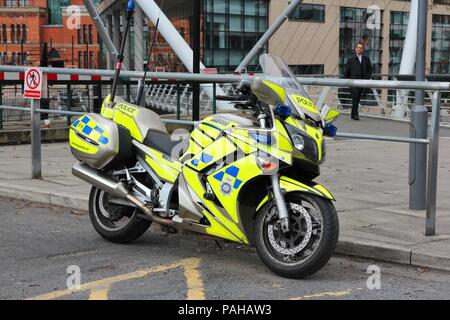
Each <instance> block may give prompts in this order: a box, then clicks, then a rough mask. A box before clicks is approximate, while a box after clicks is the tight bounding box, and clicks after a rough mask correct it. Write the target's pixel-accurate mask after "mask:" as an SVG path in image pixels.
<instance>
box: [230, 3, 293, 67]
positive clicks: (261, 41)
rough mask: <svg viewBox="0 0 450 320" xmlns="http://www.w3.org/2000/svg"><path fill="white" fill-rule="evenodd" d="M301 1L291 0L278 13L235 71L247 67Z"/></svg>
mask: <svg viewBox="0 0 450 320" xmlns="http://www.w3.org/2000/svg"><path fill="white" fill-rule="evenodd" d="M301 3H302V0H294V1H292V2H291V3H290V4H289V5H288V6H287V7H286V9H284V11H283V12H282V13H281V14H280V15H279V17H278V18H277V19H276V20H275V21H274V22H273V23H272V25H271V26H270V27H269V29H267V31H266V32H265V33H264V34H263V35H262V37H261V38H260V39H259V40H258V42H257V43H256V44H255V46H254V47H253V48H252V49H251V50H250V52H249V53H248V54H247V55H246V56H245V58H244V60H242V62H241V63H240V64H239V66H238V67H237V68H236V70H235V71H236V72H241V71H242V69H243V68H245V67H247V65H248V64H249V63H250V61H251V60H252V59H253V58H254V57H255V56H256V55H257V54H258V53H259V51H260V50H261V49H262V48H263V47H264V45H265V44H266V42H267V41H269V39H270V37H272V35H273V34H274V33H275V32H276V31H277V30H278V28H279V27H280V26H281V25H282V24H283V22H284V21H285V20H286V19H287V18H288V17H289V14H290V13H291V12H292V11H293V10H294V9H295V8H297V6H299V5H300V4H301Z"/></svg>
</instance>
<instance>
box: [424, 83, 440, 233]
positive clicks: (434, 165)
mask: <svg viewBox="0 0 450 320" xmlns="http://www.w3.org/2000/svg"><path fill="white" fill-rule="evenodd" d="M440 103H441V93H440V92H439V91H436V92H435V93H434V94H433V113H432V116H431V118H432V119H431V129H430V150H429V154H428V180H427V218H426V222H425V235H426V236H434V235H435V234H436V193H437V174H438V155H439V118H440V114H441V110H440V109H441V108H440Z"/></svg>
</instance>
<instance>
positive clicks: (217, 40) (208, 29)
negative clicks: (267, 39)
mask: <svg viewBox="0 0 450 320" xmlns="http://www.w3.org/2000/svg"><path fill="white" fill-rule="evenodd" d="M158 3H159V2H158ZM159 4H160V3H159ZM164 6H165V7H164V8H163V11H164V12H165V13H166V14H167V16H168V18H169V19H170V21H171V22H172V24H173V25H174V26H175V28H176V29H177V30H178V32H179V33H180V35H181V36H182V37H183V38H184V39H185V40H186V42H187V43H188V44H190V45H191V46H192V43H191V39H192V36H191V30H192V28H191V26H192V17H193V12H192V7H193V5H192V1H191V0H184V1H182V0H180V1H172V2H171V3H170V6H168V5H167V2H166V4H165V5H164ZM267 12H268V0H203V1H202V12H201V22H200V24H201V44H200V45H201V52H200V59H201V60H202V62H203V64H204V65H205V66H206V67H213V68H217V70H218V71H219V72H230V71H234V69H236V67H237V66H238V65H239V63H240V62H241V61H242V59H243V58H244V57H245V55H246V54H247V53H248V52H249V51H250V49H251V48H253V46H254V45H255V44H256V42H257V41H258V39H259V38H260V37H261V36H262V34H263V33H264V32H265V31H266V30H267V24H268V15H267ZM150 31H151V32H150V38H151V35H152V33H153V26H152V27H150ZM265 51H267V48H264V49H263V50H261V53H263V52H265ZM258 56H259V55H258ZM150 62H151V64H152V65H154V66H155V67H164V68H165V69H166V71H185V68H184V67H183V65H182V64H181V62H180V61H179V59H178V58H177V57H176V55H175V54H174V52H173V51H172V49H171V48H170V47H169V46H168V44H167V43H166V42H165V41H164V39H163V38H162V37H161V36H158V37H157V39H156V42H155V47H154V49H153V52H152V55H151V57H150ZM257 67H258V57H256V58H255V59H254V60H253V61H251V63H250V64H249V65H248V70H250V71H252V70H256V68H257Z"/></svg>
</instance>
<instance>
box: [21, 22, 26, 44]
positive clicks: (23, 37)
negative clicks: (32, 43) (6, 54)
mask: <svg viewBox="0 0 450 320" xmlns="http://www.w3.org/2000/svg"><path fill="white" fill-rule="evenodd" d="M22 39H23V42H24V43H26V42H27V26H26V25H24V24H23V25H22Z"/></svg>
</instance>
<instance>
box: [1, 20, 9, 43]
mask: <svg viewBox="0 0 450 320" xmlns="http://www.w3.org/2000/svg"><path fill="white" fill-rule="evenodd" d="M2 42H3V43H7V42H8V34H7V33H6V24H3V25H2Z"/></svg>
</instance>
